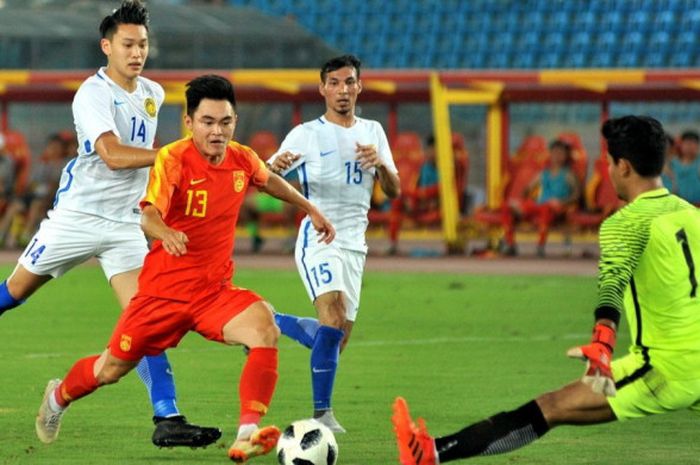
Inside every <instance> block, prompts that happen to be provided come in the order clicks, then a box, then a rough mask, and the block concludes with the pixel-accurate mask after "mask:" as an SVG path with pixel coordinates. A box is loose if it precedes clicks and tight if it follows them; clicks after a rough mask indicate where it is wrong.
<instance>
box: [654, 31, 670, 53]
mask: <svg viewBox="0 0 700 465" xmlns="http://www.w3.org/2000/svg"><path fill="white" fill-rule="evenodd" d="M670 46H671V35H670V34H669V33H668V32H666V31H655V32H653V33H652V34H651V37H649V44H648V48H649V49H650V50H652V51H666V50H668V49H669V48H670Z"/></svg>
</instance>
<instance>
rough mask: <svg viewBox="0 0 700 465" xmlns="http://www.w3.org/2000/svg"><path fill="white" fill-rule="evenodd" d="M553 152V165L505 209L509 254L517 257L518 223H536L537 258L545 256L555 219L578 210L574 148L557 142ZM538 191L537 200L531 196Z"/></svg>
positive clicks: (506, 241)
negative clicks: (520, 221)
mask: <svg viewBox="0 0 700 465" xmlns="http://www.w3.org/2000/svg"><path fill="white" fill-rule="evenodd" d="M549 151H550V161H549V166H548V167H547V168H545V169H544V170H542V172H541V173H540V174H539V175H538V176H537V177H536V178H535V179H533V180H532V182H531V183H530V185H529V186H528V187H527V192H526V194H527V195H526V198H525V199H518V200H512V201H511V202H510V203H507V204H505V205H504V206H503V208H502V215H503V216H502V222H503V227H504V228H505V237H504V246H503V253H504V254H505V255H509V256H514V255H517V247H516V245H515V224H516V221H518V220H534V222H535V224H536V225H537V230H538V233H539V239H538V241H537V255H538V256H540V257H544V247H545V243H546V242H547V235H548V233H549V228H550V226H551V225H552V223H553V222H554V221H555V220H557V219H561V218H562V217H564V215H565V214H566V212H567V211H568V210H569V209H571V208H573V207H575V206H576V204H577V203H578V201H579V198H580V196H581V188H580V186H579V182H578V179H577V178H576V175H575V174H574V172H573V170H572V168H571V163H572V154H571V146H570V145H569V144H567V143H566V142H563V141H560V140H554V141H553V142H552V143H551V144H550V145H549ZM537 191H539V194H538V196H537V200H533V199H532V198H531V197H532V195H533V194H534V193H535V192H537Z"/></svg>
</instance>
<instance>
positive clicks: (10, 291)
mask: <svg viewBox="0 0 700 465" xmlns="http://www.w3.org/2000/svg"><path fill="white" fill-rule="evenodd" d="M50 279H51V275H43V276H42V275H37V274H34V273H32V272H31V271H29V270H27V269H26V268H25V267H24V266H22V265H21V264H18V265H17V266H16V267H15V270H14V271H13V272H12V274H11V275H10V276H9V277H8V278H7V279H6V280H5V281H3V282H2V284H0V315H2V314H3V313H5V312H6V311H7V310H11V309H13V308H15V307H17V306H19V305H22V304H23V303H24V302H25V301H26V300H27V299H28V298H29V296H31V295H32V294H34V292H35V291H36V290H37V289H39V288H40V287H41V286H43V285H44V284H45V283H47V282H48V281H49V280H50Z"/></svg>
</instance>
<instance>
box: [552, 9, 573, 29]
mask: <svg viewBox="0 0 700 465" xmlns="http://www.w3.org/2000/svg"><path fill="white" fill-rule="evenodd" d="M572 23H573V19H572V17H571V16H570V15H569V12H568V11H566V10H555V11H554V12H553V13H552V14H551V15H550V16H549V18H548V20H547V23H546V27H547V28H548V29H549V30H550V31H557V32H562V33H566V32H568V31H570V30H571V25H572Z"/></svg>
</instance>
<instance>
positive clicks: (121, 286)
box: [109, 268, 181, 425]
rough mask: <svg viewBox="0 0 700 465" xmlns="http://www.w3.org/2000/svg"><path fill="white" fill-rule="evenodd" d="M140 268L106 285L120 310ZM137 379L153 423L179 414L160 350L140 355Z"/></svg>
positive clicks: (132, 291)
mask: <svg viewBox="0 0 700 465" xmlns="http://www.w3.org/2000/svg"><path fill="white" fill-rule="evenodd" d="M140 271H141V269H140V268H138V269H136V270H131V271H126V272H124V273H119V274H117V275H114V276H112V278H111V279H110V281H109V282H110V284H111V286H112V289H113V290H114V293H115V294H116V296H117V299H118V300H119V304H120V305H121V307H122V309H125V308H126V306H127V305H128V304H129V300H131V298H132V297H133V296H134V294H136V290H137V287H138V275H139V272H140ZM137 372H138V374H139V378H141V381H142V382H143V383H144V385H145V386H146V389H147V390H148V395H149V397H150V399H151V405H152V406H153V419H154V421H155V422H156V425H158V423H159V422H160V421H162V420H165V419H166V418H168V417H176V416H181V415H180V411H179V410H178V408H177V404H176V397H175V381H174V379H173V374H172V368H171V367H170V363H169V362H168V358H167V357H166V355H165V352H163V353H162V354H160V355H156V356H153V357H144V358H143V359H142V360H141V362H140V363H139V365H138V368H137Z"/></svg>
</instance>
